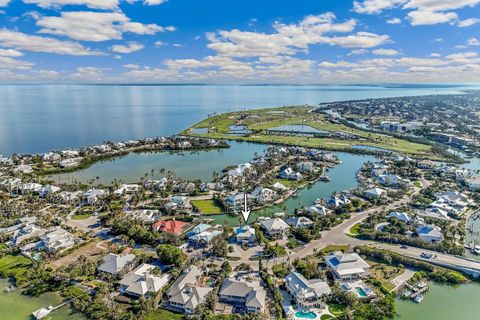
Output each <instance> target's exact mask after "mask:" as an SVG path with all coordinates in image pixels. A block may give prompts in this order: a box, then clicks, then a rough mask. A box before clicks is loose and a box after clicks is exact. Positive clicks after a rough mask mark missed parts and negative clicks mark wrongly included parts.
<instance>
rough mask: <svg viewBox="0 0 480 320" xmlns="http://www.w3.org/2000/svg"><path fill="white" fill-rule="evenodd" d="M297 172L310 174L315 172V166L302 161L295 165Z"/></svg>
mask: <svg viewBox="0 0 480 320" xmlns="http://www.w3.org/2000/svg"><path fill="white" fill-rule="evenodd" d="M295 167H296V168H297V170H298V171H302V172H312V171H313V170H315V165H314V164H313V162H310V161H302V162H299V163H297V164H296V165H295Z"/></svg>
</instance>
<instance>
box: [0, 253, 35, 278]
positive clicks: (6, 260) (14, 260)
mask: <svg viewBox="0 0 480 320" xmlns="http://www.w3.org/2000/svg"><path fill="white" fill-rule="evenodd" d="M31 266H32V261H31V260H30V259H28V258H26V257H24V256H21V255H6V256H3V257H1V258H0V276H1V277H15V278H17V277H21V276H22V275H24V274H25V272H27V270H28V269H30V268H31Z"/></svg>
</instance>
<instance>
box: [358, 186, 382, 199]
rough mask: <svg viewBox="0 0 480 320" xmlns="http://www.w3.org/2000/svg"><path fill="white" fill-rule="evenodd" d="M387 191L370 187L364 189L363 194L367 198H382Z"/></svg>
mask: <svg viewBox="0 0 480 320" xmlns="http://www.w3.org/2000/svg"><path fill="white" fill-rule="evenodd" d="M386 193H387V191H385V190H383V189H380V188H370V189H366V190H364V191H363V196H364V197H365V198H367V199H380V198H381V197H383V196H384V195H385V194H386Z"/></svg>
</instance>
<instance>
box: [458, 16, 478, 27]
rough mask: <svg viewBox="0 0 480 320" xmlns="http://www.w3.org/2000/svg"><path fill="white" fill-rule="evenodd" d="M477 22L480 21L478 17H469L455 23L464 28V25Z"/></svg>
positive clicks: (467, 25)
mask: <svg viewBox="0 0 480 320" xmlns="http://www.w3.org/2000/svg"><path fill="white" fill-rule="evenodd" d="M477 23H480V19H477V18H469V19H465V20H462V21H459V22H458V23H457V25H458V26H459V27H461V28H465V27H470V26H473V25H474V24H477Z"/></svg>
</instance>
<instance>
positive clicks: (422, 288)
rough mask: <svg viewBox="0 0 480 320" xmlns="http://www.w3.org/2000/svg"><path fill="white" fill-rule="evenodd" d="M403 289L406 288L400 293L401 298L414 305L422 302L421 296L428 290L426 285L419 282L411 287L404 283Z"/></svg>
mask: <svg viewBox="0 0 480 320" xmlns="http://www.w3.org/2000/svg"><path fill="white" fill-rule="evenodd" d="M405 287H406V288H405V290H404V291H403V293H402V297H404V298H405V299H411V300H412V301H413V302H415V303H420V302H422V300H423V294H424V293H425V292H427V291H428V289H429V287H428V284H427V283H426V282H423V281H420V282H418V283H416V284H415V285H413V286H412V285H409V284H408V283H405Z"/></svg>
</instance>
